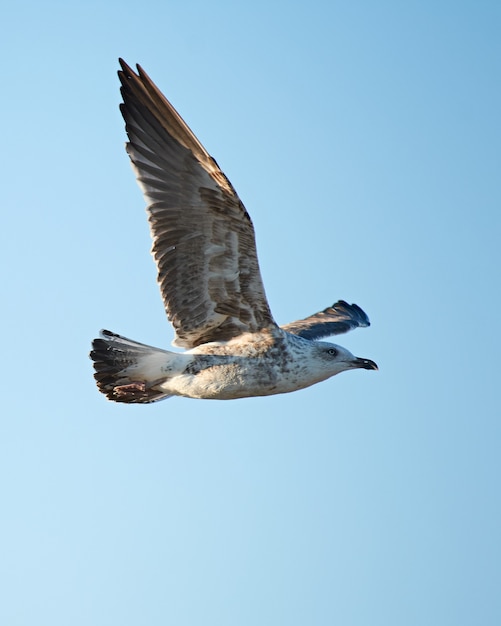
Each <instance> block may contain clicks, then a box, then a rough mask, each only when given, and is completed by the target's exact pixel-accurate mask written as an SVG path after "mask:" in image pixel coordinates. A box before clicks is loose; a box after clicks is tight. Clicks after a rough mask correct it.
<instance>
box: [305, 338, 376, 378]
mask: <svg viewBox="0 0 501 626" xmlns="http://www.w3.org/2000/svg"><path fill="white" fill-rule="evenodd" d="M315 347H316V355H317V360H318V364H319V366H320V368H321V369H323V370H324V371H325V372H326V373H328V374H327V377H330V376H334V375H335V374H339V373H340V372H344V371H345V370H352V369H364V370H377V369H378V366H377V365H376V363H374V361H371V360H370V359H364V358H360V357H358V356H354V355H353V354H352V353H351V352H350V351H349V350H347V349H346V348H343V347H342V346H338V345H336V344H334V343H327V342H326V341H316V342H315Z"/></svg>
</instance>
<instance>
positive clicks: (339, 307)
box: [282, 300, 370, 340]
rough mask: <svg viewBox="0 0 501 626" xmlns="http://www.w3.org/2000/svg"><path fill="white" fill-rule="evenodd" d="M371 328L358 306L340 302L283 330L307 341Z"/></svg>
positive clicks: (287, 325) (363, 312)
mask: <svg viewBox="0 0 501 626" xmlns="http://www.w3.org/2000/svg"><path fill="white" fill-rule="evenodd" d="M367 326H370V321H369V317H368V316H367V314H366V313H365V311H363V310H362V309H361V308H360V307H359V306H358V305H357V304H348V302H346V301H345V300H338V301H337V302H335V303H334V304H333V305H332V306H330V307H327V308H326V309H324V310H323V311H319V312H318V313H315V314H314V315H310V317H307V318H305V319H302V320H298V321H297V322H292V324H286V325H285V326H282V328H283V329H284V330H285V331H287V332H289V333H292V334H294V335H299V336H300V337H304V338H305V339H311V340H315V339H321V338H322V337H328V336H330V335H340V334H342V333H346V332H348V331H349V330H352V329H354V328H359V327H367Z"/></svg>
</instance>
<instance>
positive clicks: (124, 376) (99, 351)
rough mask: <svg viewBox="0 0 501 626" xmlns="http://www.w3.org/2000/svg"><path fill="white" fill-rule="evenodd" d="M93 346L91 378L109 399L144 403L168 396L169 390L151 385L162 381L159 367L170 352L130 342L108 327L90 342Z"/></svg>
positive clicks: (166, 359)
mask: <svg viewBox="0 0 501 626" xmlns="http://www.w3.org/2000/svg"><path fill="white" fill-rule="evenodd" d="M92 348H93V349H92V352H91V353H90V358H91V359H92V361H93V364H94V369H95V370H96V371H95V374H94V378H95V379H96V382H97V386H98V388H99V391H101V392H102V393H104V395H105V396H106V397H107V398H108V399H109V400H114V401H115V402H128V403H147V402H156V401H157V400H163V399H165V398H169V397H170V394H169V393H165V392H163V391H161V390H160V389H159V388H158V387H157V388H156V389H155V388H154V387H155V385H157V384H158V383H159V382H161V380H162V375H161V370H160V367H161V365H162V364H165V363H166V362H167V361H168V359H169V355H173V353H172V352H168V351H167V350H161V349H160V348H153V347H152V346H147V345H145V344H143V343H138V342H137V341H132V340H131V339H127V338H126V337H122V336H121V335H117V334H115V333H112V332H110V331H109V330H102V331H101V334H100V337H99V338H98V339H94V341H93V342H92ZM155 357H156V358H155ZM163 379H165V376H163Z"/></svg>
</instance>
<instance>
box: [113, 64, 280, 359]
mask: <svg viewBox="0 0 501 626" xmlns="http://www.w3.org/2000/svg"><path fill="white" fill-rule="evenodd" d="M120 64H121V66H122V71H119V73H118V74H119V77H120V81H121V83H122V88H121V92H122V97H123V104H122V105H121V107H120V108H121V111H122V115H123V117H124V119H125V123H126V130H127V134H128V136H129V143H128V144H127V152H128V154H129V156H130V158H131V161H132V164H133V167H134V170H135V173H136V177H137V180H138V183H139V185H140V186H141V188H142V190H143V193H144V196H145V198H146V201H147V203H148V206H147V211H148V215H149V222H150V229H151V234H152V238H153V248H152V253H153V256H154V258H155V261H156V264H157V268H158V282H159V284H160V290H161V294H162V298H163V301H164V305H165V309H166V312H167V316H168V318H169V320H170V321H171V323H172V325H173V326H174V329H175V331H176V338H175V341H174V343H175V345H178V346H182V347H186V348H193V347H195V346H197V345H200V344H202V343H206V342H210V341H222V340H228V339H231V338H233V337H236V336H238V335H240V334H241V333H243V332H254V331H257V330H261V329H263V328H266V327H270V326H273V327H275V326H276V325H275V322H274V321H273V318H272V315H271V312H270V309H269V306H268V302H267V300H266V295H265V291H264V286H263V283H262V279H261V274H260V271H259V265H258V260H257V253H256V244H255V236H254V228H253V226H252V222H251V219H250V217H249V215H248V213H247V211H246V210H245V207H244V206H243V204H242V202H241V201H240V199H239V197H238V196H237V194H236V192H235V190H234V189H233V187H232V185H231V183H230V182H229V180H228V179H227V178H226V176H225V175H224V174H223V172H222V171H221V170H220V169H219V167H218V165H217V163H216V162H215V160H214V159H213V158H212V157H211V156H210V155H209V154H208V153H207V151H206V150H205V149H204V147H203V146H202V144H201V143H200V142H199V141H198V139H197V138H196V137H195V135H194V134H193V133H192V132H191V130H190V129H189V128H188V126H187V125H186V124H185V122H184V121H183V120H182V119H181V117H180V116H179V114H178V113H177V112H176V110H175V109H174V108H173V107H172V105H171V104H170V103H169V102H168V100H167V99H166V98H165V97H164V96H163V94H162V93H161V92H160V91H159V90H158V88H157V87H156V86H155V84H154V83H153V82H152V81H151V79H150V78H149V77H148V76H147V74H146V73H145V72H144V71H143V70H142V69H141V68H140V67H139V66H138V73H137V74H136V73H135V72H134V71H133V70H132V69H131V68H130V67H129V66H128V65H127V64H126V63H125V62H124V61H122V60H121V61H120Z"/></svg>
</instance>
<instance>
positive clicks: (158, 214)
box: [90, 59, 378, 403]
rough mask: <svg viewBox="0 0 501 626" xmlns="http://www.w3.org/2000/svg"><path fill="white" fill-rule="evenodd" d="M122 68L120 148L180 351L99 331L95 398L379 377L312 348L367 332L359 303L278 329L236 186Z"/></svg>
mask: <svg viewBox="0 0 501 626" xmlns="http://www.w3.org/2000/svg"><path fill="white" fill-rule="evenodd" d="M119 62H120V66H121V70H120V71H119V72H118V76H119V79H120V82H121V94H122V99H123V103H122V104H121V105H120V110H121V113H122V116H123V118H124V121H125V129H126V132H127V135H128V138H129V141H128V143H127V144H126V150H127V153H128V155H129V157H130V160H131V163H132V168H133V170H134V173H135V176H136V179H137V182H138V184H139V186H140V187H141V189H142V191H143V194H144V197H145V200H146V202H147V213H148V220H149V224H150V231H151V236H152V240H153V247H152V255H153V257H154V260H155V262H156V265H157V270H158V283H159V286H160V291H161V295H162V299H163V303H164V306H165V311H166V314H167V318H168V319H169V321H170V322H171V324H172V325H173V327H174V330H175V338H174V341H173V342H172V343H173V345H174V346H178V347H180V348H184V349H185V351H184V352H172V351H169V350H164V349H160V348H155V347H153V346H149V345H145V344H142V343H138V342H137V341H133V340H131V339H127V338H126V337H123V336H121V335H118V334H116V333H113V332H111V331H109V330H102V331H101V333H100V336H99V338H97V339H94V341H93V342H92V351H91V353H90V357H91V359H92V361H93V365H94V369H95V373H94V378H95V380H96V382H97V386H98V389H99V391H101V392H102V393H103V394H104V395H105V396H106V397H107V398H108V399H109V400H113V401H115V402H126V403H150V402H156V401H158V400H163V399H166V398H169V397H171V396H184V397H188V398H203V399H219V400H231V399H236V398H247V397H253V396H268V395H273V394H281V393H289V392H292V391H296V390H299V389H304V388H305V387H309V386H310V385H314V384H315V383H318V382H321V381H324V380H326V379H328V378H330V377H331V376H334V375H336V374H339V373H340V372H343V371H346V370H352V369H357V368H362V369H366V370H377V369H378V367H377V365H376V363H374V361H371V360H370V359H365V358H359V357H355V356H353V354H351V352H349V351H348V350H346V348H343V347H341V346H338V345H336V344H333V343H328V342H326V341H321V339H323V338H325V337H328V336H332V335H338V334H340V333H344V332H347V331H349V330H352V329H354V328H357V327H364V326H369V324H370V323H369V318H368V317H367V315H366V314H365V313H364V311H363V310H362V309H361V308H360V307H359V306H357V305H356V304H348V303H347V302H345V301H344V300H339V301H338V302H336V303H334V304H333V305H332V306H330V307H328V308H326V309H324V310H323V311H319V312H318V313H315V314H314V315H311V316H309V317H307V318H305V319H302V320H299V321H296V322H292V323H290V324H285V325H284V326H279V325H278V324H277V323H276V322H275V320H274V319H273V316H272V314H271V311H270V307H269V305H268V301H267V299H266V294H265V291H264V286H263V281H262V279H261V273H260V270H259V264H258V258H257V252H256V243H255V235H254V227H253V225H252V221H251V218H250V217H249V214H248V213H247V211H246V209H245V207H244V205H243V204H242V201H241V200H240V198H239V197H238V195H237V193H236V191H235V189H234V188H233V186H232V184H231V183H230V181H229V180H228V179H227V178H226V176H225V175H224V173H223V172H222V171H221V170H220V168H219V166H218V164H217V163H216V161H215V160H214V159H213V158H212V157H211V156H210V155H209V153H208V152H207V151H206V150H205V148H204V147H203V146H202V144H201V143H200V141H199V140H198V139H197V138H196V137H195V135H194V134H193V132H192V131H191V130H190V129H189V127H188V126H187V124H186V123H185V122H184V120H183V119H182V118H181V116H180V115H179V114H178V112H177V111H176V110H175V109H174V107H173V106H172V105H171V104H170V102H169V101H168V100H167V98H166V97H165V96H164V95H163V94H162V92H161V91H160V90H159V89H158V87H157V86H156V85H155V83H154V82H153V81H152V80H151V79H150V78H149V76H148V75H147V74H146V72H145V71H144V70H143V69H142V68H141V67H140V66H139V65H137V72H136V71H134V70H133V69H131V68H130V67H129V66H128V65H127V64H126V63H125V62H124V61H123V60H122V59H120V60H119Z"/></svg>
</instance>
